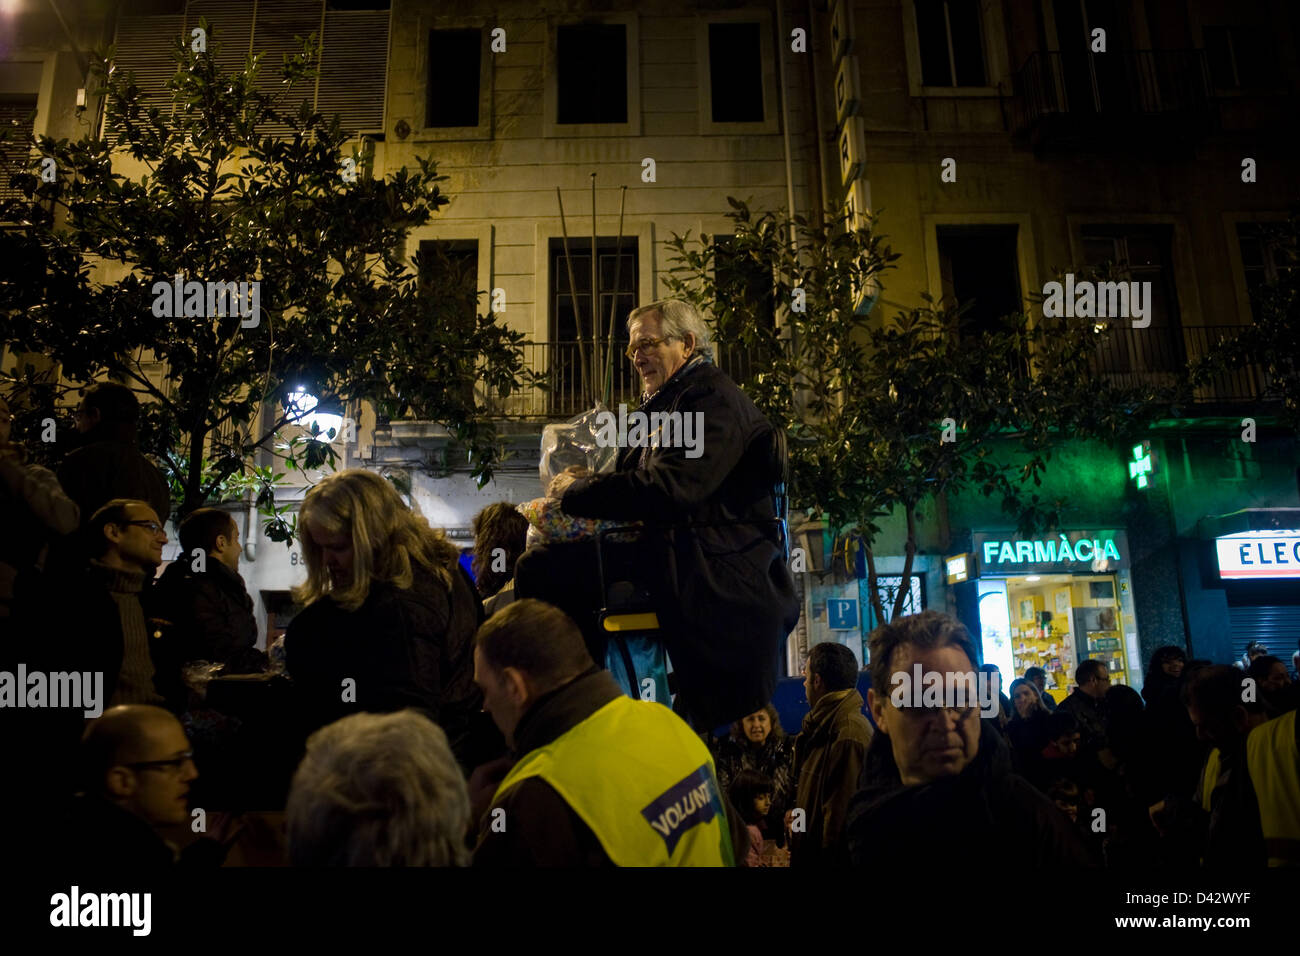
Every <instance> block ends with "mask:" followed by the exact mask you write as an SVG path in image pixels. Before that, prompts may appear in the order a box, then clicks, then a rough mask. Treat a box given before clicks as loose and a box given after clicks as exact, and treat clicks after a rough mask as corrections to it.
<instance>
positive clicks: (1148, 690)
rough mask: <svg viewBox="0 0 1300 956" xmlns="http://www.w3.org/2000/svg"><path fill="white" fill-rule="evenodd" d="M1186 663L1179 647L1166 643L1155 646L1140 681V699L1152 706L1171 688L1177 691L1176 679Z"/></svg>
mask: <svg viewBox="0 0 1300 956" xmlns="http://www.w3.org/2000/svg"><path fill="white" fill-rule="evenodd" d="M1186 664H1187V655H1186V654H1185V653H1183V649H1182V648H1181V647H1177V646H1175V645H1173V644H1166V645H1165V646H1164V647H1157V648H1156V650H1155V653H1154V654H1152V655H1151V663H1150V664H1148V665H1147V673H1146V678H1145V679H1144V680H1143V682H1142V699H1143V700H1145V701H1146V702H1147V706H1149V707H1150V706H1153V705H1154V704H1155V703H1156V701H1157V700H1159V699H1160V698H1162V697H1163V696H1164V695H1165V694H1167V693H1169V692H1170V691H1171V690H1172V691H1173V692H1174V693H1177V690H1178V681H1179V678H1180V677H1182V674H1183V667H1184V666H1186Z"/></svg>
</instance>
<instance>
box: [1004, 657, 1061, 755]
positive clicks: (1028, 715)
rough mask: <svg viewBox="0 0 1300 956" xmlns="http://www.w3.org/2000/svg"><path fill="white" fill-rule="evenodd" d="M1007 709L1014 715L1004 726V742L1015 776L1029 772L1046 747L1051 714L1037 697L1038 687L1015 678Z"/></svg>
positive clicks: (1027, 681)
mask: <svg viewBox="0 0 1300 956" xmlns="http://www.w3.org/2000/svg"><path fill="white" fill-rule="evenodd" d="M1010 691H1011V707H1012V710H1013V711H1014V713H1013V714H1012V715H1011V720H1010V721H1009V722H1008V723H1007V740H1008V741H1010V743H1011V753H1012V757H1013V758H1014V761H1015V767H1016V770H1017V772H1019V773H1022V774H1026V773H1029V772H1032V770H1033V769H1034V766H1035V764H1036V762H1037V761H1038V758H1039V755H1040V754H1041V753H1042V752H1043V748H1044V747H1046V746H1047V744H1048V738H1049V737H1050V734H1049V733H1048V725H1049V723H1050V722H1051V712H1050V711H1049V710H1048V709H1047V706H1046V705H1045V704H1044V703H1043V699H1042V696H1041V695H1040V694H1039V693H1038V685H1037V684H1035V683H1034V682H1033V681H1031V680H1026V679H1025V678H1023V677H1017V678H1016V679H1015V680H1013V681H1012V682H1011V687H1010Z"/></svg>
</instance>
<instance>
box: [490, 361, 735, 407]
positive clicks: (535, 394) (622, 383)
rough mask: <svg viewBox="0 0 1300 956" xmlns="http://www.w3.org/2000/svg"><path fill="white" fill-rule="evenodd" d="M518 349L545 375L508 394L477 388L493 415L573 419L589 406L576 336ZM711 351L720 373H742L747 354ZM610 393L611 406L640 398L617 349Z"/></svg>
mask: <svg viewBox="0 0 1300 956" xmlns="http://www.w3.org/2000/svg"><path fill="white" fill-rule="evenodd" d="M626 344H627V343H626V342H624V343H618V344H616V348H625V347H626ZM520 348H522V349H523V353H524V364H525V366H526V367H528V368H530V369H532V370H533V371H534V372H539V373H542V374H543V375H545V377H546V378H545V384H544V385H542V386H538V387H536V388H526V389H521V390H516V391H514V392H512V393H511V394H509V395H507V396H502V395H500V394H499V393H496V392H495V391H487V390H485V391H482V392H480V397H481V398H482V399H483V400H484V401H485V403H486V404H487V407H488V409H489V410H490V411H491V413H492V414H493V415H495V416H496V417H499V418H503V419H510V420H522V421H530V420H531V421H556V420H559V419H565V418H572V417H573V416H574V415H577V414H579V413H580V412H583V411H586V410H587V409H588V408H590V407H591V406H592V398H591V397H590V395H589V394H585V393H584V389H583V381H582V372H581V366H580V365H579V351H578V343H577V342H576V341H570V342H525V343H524V344H523V345H521V346H520ZM588 351H590V346H588ZM715 356H716V360H717V362H718V366H719V367H720V368H721V369H722V370H723V371H724V372H726V373H727V374H729V375H731V377H732V378H733V379H737V380H740V379H741V378H743V376H744V374H745V372H746V371H747V369H748V356H747V355H745V354H744V353H742V352H740V351H739V350H719V349H716V348H715ZM611 392H612V397H611V401H610V404H611V405H613V406H615V407H617V406H618V404H619V403H620V402H626V403H627V404H629V405H635V404H636V403H637V402H638V401H639V400H640V395H641V376H640V375H639V374H638V373H637V371H636V367H635V366H633V364H632V363H631V362H629V361H628V360H627V358H626V357H625V356H624V355H622V353H621V352H620V353H617V354H615V356H614V381H613V388H612V389H611Z"/></svg>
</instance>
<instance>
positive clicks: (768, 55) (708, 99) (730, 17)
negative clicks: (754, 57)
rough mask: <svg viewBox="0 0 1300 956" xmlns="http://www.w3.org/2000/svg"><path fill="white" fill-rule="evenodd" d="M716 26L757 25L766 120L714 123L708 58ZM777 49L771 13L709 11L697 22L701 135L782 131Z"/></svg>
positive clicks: (696, 45) (740, 10)
mask: <svg viewBox="0 0 1300 956" xmlns="http://www.w3.org/2000/svg"><path fill="white" fill-rule="evenodd" d="M715 23H757V24H758V45H759V46H758V53H759V62H760V64H761V68H762V74H761V83H762V86H763V119H761V120H751V121H747V122H723V123H718V122H714V120H713V76H712V63H711V61H710V57H709V27H710V25H712V24H715ZM776 58H777V50H776V46H775V42H774V40H773V27H772V14H771V12H770V11H768V10H763V9H761V8H757V7H746V8H742V9H739V10H716V11H710V12H708V13H707V14H705V15H704V16H701V17H699V18H698V19H697V20H696V23H695V63H696V81H697V82H696V87H697V89H698V90H699V95H700V98H699V132H700V135H701V136H759V135H769V134H774V133H777V132H780V128H779V125H778V119H777V114H778V113H779V112H780V110H779V109H778V102H779V101H778V99H777V59H776Z"/></svg>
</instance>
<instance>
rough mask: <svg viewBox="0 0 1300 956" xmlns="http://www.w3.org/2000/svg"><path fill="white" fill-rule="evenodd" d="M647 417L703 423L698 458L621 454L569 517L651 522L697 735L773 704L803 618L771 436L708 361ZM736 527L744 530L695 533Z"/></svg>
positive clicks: (679, 671)
mask: <svg viewBox="0 0 1300 956" xmlns="http://www.w3.org/2000/svg"><path fill="white" fill-rule="evenodd" d="M640 410H641V411H643V412H645V413H647V414H652V413H654V412H667V413H672V412H680V413H682V415H683V416H685V415H692V416H694V415H695V414H696V413H699V414H700V415H702V416H703V419H702V421H703V434H702V436H701V442H702V443H701V446H700V447H701V451H702V454H701V455H700V457H698V458H687V457H686V452H687V449H686V448H681V447H677V448H646V449H643V448H625V449H623V450H622V451H621V452H620V453H619V456H618V464H617V469H616V471H615V472H614V473H612V474H607V475H597V476H595V477H591V478H587V479H582V480H579V481H575V482H574V483H573V484H572V485H570V487H569V488H568V490H567V492H566V493H565V495H564V498H563V508H564V511H565V512H566V513H568V514H571V515H578V516H582V517H587V518H606V519H613V520H627V521H631V520H640V521H645V522H647V523H648V525H649V527H648V528H647V534H646V536H645V545H644V547H645V555H646V557H645V560H644V562H642V563H643V566H644V567H646V568H648V569H653V571H652V572H651V580H650V587H651V593H652V595H653V597H654V599H655V601H654V604H655V610H656V613H657V614H658V616H659V623H660V629H661V633H662V635H663V640H664V644H665V646H666V647H667V649H668V654H669V656H670V657H671V658H672V660H673V666H674V669H675V673H676V679H677V681H678V688H679V691H680V694H681V697H682V699H683V702H684V704H685V707H686V710H687V711H688V712H689V714H690V716H691V719H692V721H693V722H694V724H695V726H697V727H705V726H712V727H716V726H718V725H719V724H723V723H729V722H731V721H733V720H738V719H739V718H741V717H742V716H744V715H745V714H752V713H754V711H756V710H759V709H760V708H762V707H763V706H764V705H765V704H767V702H768V701H770V700H771V699H772V692H773V691H774V690H775V688H776V681H777V669H778V657H779V653H780V648H781V645H782V643H783V642H784V641H785V639H786V637H787V636H788V635H789V633H790V631H791V630H792V629H793V627H794V625H795V623H796V621H797V620H798V618H799V599H798V596H797V595H796V593H795V588H794V578H793V577H792V575H791V573H790V570H789V568H788V567H787V566H786V563H785V559H784V555H783V553H782V549H781V546H780V545H779V544H778V540H779V539H778V535H777V533H776V530H775V529H776V525H775V521H774V518H775V510H774V508H773V504H772V498H771V496H772V489H773V484H774V479H775V477H776V474H777V472H776V467H775V465H776V463H774V461H773V452H772V439H773V434H774V432H773V428H772V425H771V424H770V423H769V422H768V421H767V419H766V418H764V417H763V415H762V414H761V413H760V412H759V411H758V409H757V408H755V407H754V403H753V402H751V401H750V400H749V399H748V398H747V397H746V396H745V394H744V393H743V392H741V391H740V389H738V388H737V387H736V386H735V384H734V383H733V382H732V381H731V380H730V379H729V378H727V376H726V375H725V374H723V373H722V372H721V371H720V370H719V369H718V368H717V367H716V366H715V365H713V364H712V363H710V362H707V361H700V362H699V363H693V362H690V363H687V365H686V366H684V367H683V368H681V369H679V370H678V371H677V373H676V374H675V375H673V377H672V378H671V379H669V380H668V382H667V383H666V384H665V385H664V386H663V387H662V388H660V389H659V391H658V392H656V393H655V394H654V395H652V396H651V397H650V398H649V399H648V400H647V401H645V402H644V403H643V404H642V405H641V408H640ZM683 420H684V419H683ZM694 420H695V419H694V418H692V421H694ZM733 520H744V521H746V522H749V523H747V524H739V525H727V526H722V527H701V526H699V523H707V522H723V521H733ZM688 525H694V526H688Z"/></svg>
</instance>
